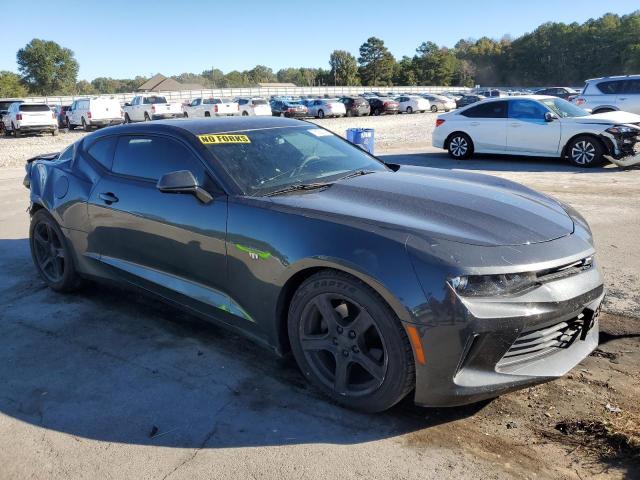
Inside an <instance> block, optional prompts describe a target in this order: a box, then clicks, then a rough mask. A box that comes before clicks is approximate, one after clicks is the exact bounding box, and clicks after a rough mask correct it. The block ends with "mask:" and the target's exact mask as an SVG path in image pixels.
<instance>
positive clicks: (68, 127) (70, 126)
mask: <svg viewBox="0 0 640 480" xmlns="http://www.w3.org/2000/svg"><path fill="white" fill-rule="evenodd" d="M65 125H66V126H67V130H69V131H71V130H73V129H74V128H75V127H74V126H73V125H71V122H70V121H69V117H66V119H65Z"/></svg>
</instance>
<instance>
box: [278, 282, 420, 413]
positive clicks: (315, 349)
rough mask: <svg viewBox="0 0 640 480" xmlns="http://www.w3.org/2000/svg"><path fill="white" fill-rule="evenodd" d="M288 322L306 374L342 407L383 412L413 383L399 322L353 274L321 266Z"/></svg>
mask: <svg viewBox="0 0 640 480" xmlns="http://www.w3.org/2000/svg"><path fill="white" fill-rule="evenodd" d="M321 311H322V312H324V313H325V315H326V316H325V315H322V314H321V313H320V312H321ZM350 317H351V318H350ZM327 318H328V319H329V320H327ZM356 321H357V323H356ZM287 326H288V334H289V340H290V342H291V348H292V350H293V355H294V357H295V359H296V361H297V363H298V366H299V367H300V370H301V371H302V373H303V375H304V376H305V378H307V379H308V380H309V381H310V382H311V384H313V385H314V386H315V387H316V388H317V389H319V390H320V391H321V392H323V393H324V394H325V395H327V396H328V397H330V398H332V399H333V400H334V401H336V402H338V403H339V404H341V405H343V406H345V407H348V408H352V409H356V410H361V411H365V412H380V411H383V410H387V409H388V408H391V407H392V406H393V405H395V404H396V403H398V402H399V401H400V400H402V399H403V398H404V397H405V396H406V395H407V393H409V392H410V391H411V390H412V389H413V388H414V386H415V365H414V361H413V353H412V349H411V345H410V343H409V339H408V338H407V334H406V332H405V331H404V329H403V327H402V324H401V322H400V320H398V318H397V317H396V315H395V314H394V313H393V311H392V310H391V309H390V308H389V306H388V305H387V304H386V303H385V302H384V301H383V300H382V299H381V298H380V297H379V295H378V294H377V293H376V292H375V291H374V290H373V289H371V288H370V287H369V286H367V285H366V284H364V283H363V282H361V281H360V280H358V279H356V278H354V277H352V276H351V275H347V274H345V273H342V272H337V271H334V270H324V271H321V272H319V273H316V274H315V275H312V276H311V277H309V278H308V279H307V280H306V281H305V282H303V283H302V285H300V287H299V288H298V290H297V291H296V293H295V295H294V297H293V299H292V301H291V304H290V306H289V317H288V324H287ZM314 337H315V338H314ZM339 371H342V372H343V375H340V376H338V377H337V378H336V374H337V373H338V372H339ZM340 378H343V379H344V381H341V380H340Z"/></svg>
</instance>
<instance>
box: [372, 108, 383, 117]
mask: <svg viewBox="0 0 640 480" xmlns="http://www.w3.org/2000/svg"><path fill="white" fill-rule="evenodd" d="M380 113H381V112H380V109H379V108H374V109H373V115H374V116H376V117H378V116H380Z"/></svg>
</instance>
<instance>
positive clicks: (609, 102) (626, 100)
mask: <svg viewBox="0 0 640 480" xmlns="http://www.w3.org/2000/svg"><path fill="white" fill-rule="evenodd" d="M572 102H573V103H575V104H576V105H578V106H580V107H582V108H588V109H590V110H591V112H592V113H603V112H611V111H613V110H622V111H625V112H631V113H638V114H640V75H626V76H620V77H603V78H594V79H591V80H587V81H586V82H585V86H584V88H583V89H582V93H581V94H580V95H578V96H577V97H575V98H574V99H573V100H572Z"/></svg>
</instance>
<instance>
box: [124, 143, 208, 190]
mask: <svg viewBox="0 0 640 480" xmlns="http://www.w3.org/2000/svg"><path fill="white" fill-rule="evenodd" d="M112 170H113V172H114V173H119V174H122V175H130V176H133V177H140V178H146V179H151V180H158V179H159V178H160V177H161V176H162V175H164V174H165V173H169V172H175V171H176V170H191V171H192V172H193V174H194V175H195V176H196V177H197V178H198V177H202V171H203V169H202V167H201V164H200V162H199V161H198V159H197V158H196V157H195V156H194V154H193V153H191V150H189V149H188V148H187V147H185V146H184V145H183V144H181V143H180V142H178V141H177V140H173V139H171V138H167V137H160V136H151V135H150V136H144V135H125V136H121V137H120V138H119V140H118V145H117V147H116V151H115V156H114V159H113V169H112Z"/></svg>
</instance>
